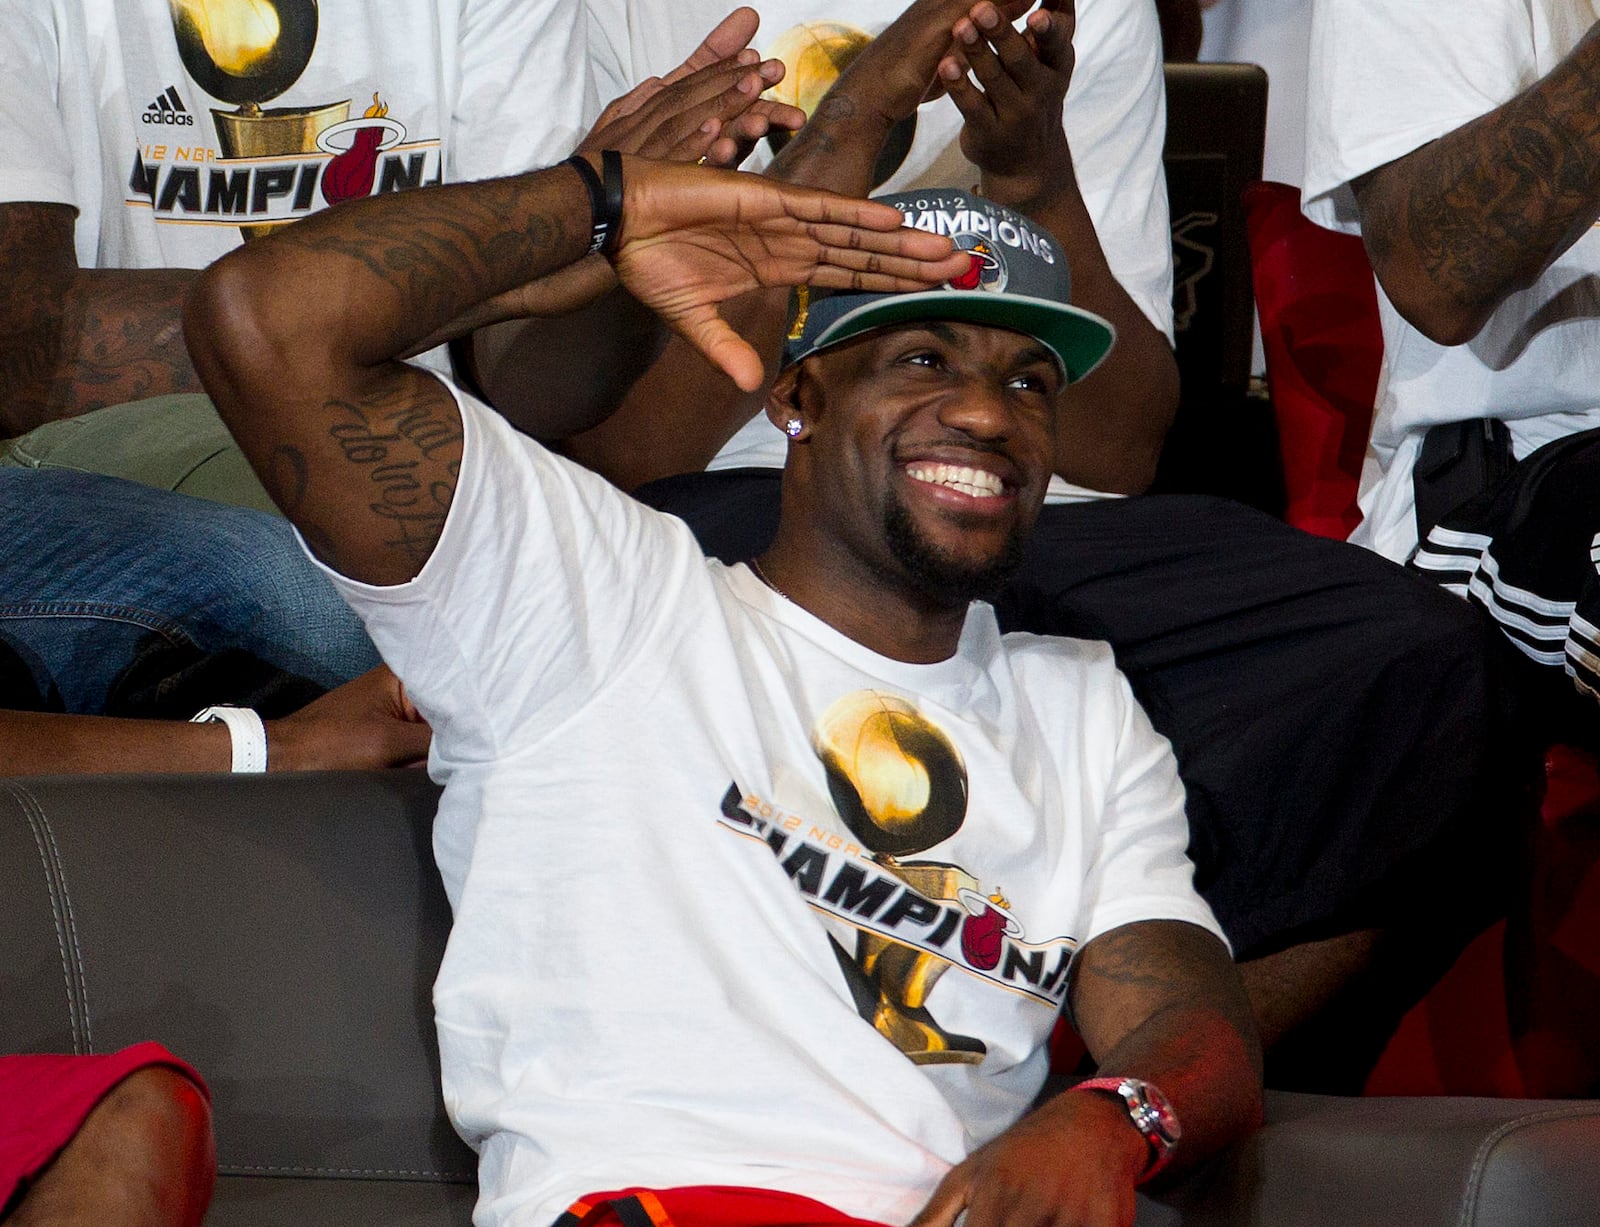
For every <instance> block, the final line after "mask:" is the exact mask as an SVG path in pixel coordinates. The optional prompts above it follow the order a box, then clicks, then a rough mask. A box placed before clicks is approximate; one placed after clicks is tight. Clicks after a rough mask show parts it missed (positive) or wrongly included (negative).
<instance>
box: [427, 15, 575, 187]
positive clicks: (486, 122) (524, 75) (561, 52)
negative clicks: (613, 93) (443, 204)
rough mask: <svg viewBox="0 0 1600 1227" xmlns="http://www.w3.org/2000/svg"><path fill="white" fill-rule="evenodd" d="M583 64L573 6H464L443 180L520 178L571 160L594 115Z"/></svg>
mask: <svg viewBox="0 0 1600 1227" xmlns="http://www.w3.org/2000/svg"><path fill="white" fill-rule="evenodd" d="M587 59H588V44H587V37H586V30H585V25H584V9H583V5H582V4H581V3H576V2H575V0H467V3H466V5H465V7H464V9H463V12H462V14H461V69H460V77H459V80H460V83H461V84H460V92H459V96H458V97H457V99H456V103H455V114H454V115H453V116H452V118H451V146H450V147H451V150H452V156H453V158H454V161H455V165H454V167H453V168H452V170H451V173H450V175H449V176H448V177H449V178H450V179H451V180H452V181H455V182H460V181H462V180H469V179H492V178H496V177H498V176H501V175H514V174H521V173H522V172H523V171H528V170H533V169H536V168H538V167H541V166H551V165H554V164H555V163H556V162H559V161H560V160H561V159H562V158H564V157H566V156H567V155H568V154H569V153H571V152H572V150H573V149H574V148H575V147H576V146H577V143H578V141H579V140H580V139H582V137H583V135H584V134H585V133H586V132H587V131H588V130H589V125H590V124H591V123H593V121H594V119H595V117H596V116H597V115H598V114H599V107H598V106H597V105H596V104H595V101H594V87H593V85H592V84H591V83H590V81H589V75H588V70H587V67H586V61H587Z"/></svg>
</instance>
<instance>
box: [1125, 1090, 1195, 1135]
mask: <svg viewBox="0 0 1600 1227" xmlns="http://www.w3.org/2000/svg"><path fill="white" fill-rule="evenodd" d="M1118 1090H1119V1093H1120V1094H1121V1095H1122V1098H1123V1099H1124V1100H1125V1101H1126V1102H1127V1105H1128V1114H1129V1115H1130V1116H1132V1117H1133V1123H1134V1124H1135V1125H1137V1126H1138V1127H1139V1132H1140V1133H1142V1134H1144V1135H1145V1137H1147V1138H1150V1139H1151V1141H1154V1142H1157V1143H1158V1144H1159V1143H1165V1144H1166V1145H1168V1146H1171V1145H1172V1144H1173V1143H1174V1142H1176V1141H1177V1140H1178V1139H1179V1138H1180V1137H1181V1136H1182V1135H1183V1127H1182V1126H1181V1125H1179V1124H1178V1116H1177V1113H1175V1112H1174V1111H1173V1110H1172V1105H1171V1104H1170V1103H1169V1102H1167V1097H1166V1096H1165V1095H1163V1094H1162V1093H1161V1091H1160V1090H1159V1089H1158V1088H1156V1087H1154V1086H1152V1085H1151V1084H1150V1083H1148V1082H1143V1081H1141V1080H1140V1079H1138V1078H1124V1079H1123V1080H1122V1086H1121V1087H1119V1088H1118Z"/></svg>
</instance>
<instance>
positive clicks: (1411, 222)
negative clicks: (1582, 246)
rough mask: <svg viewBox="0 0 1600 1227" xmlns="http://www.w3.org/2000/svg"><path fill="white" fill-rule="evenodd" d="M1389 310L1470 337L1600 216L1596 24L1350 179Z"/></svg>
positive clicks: (1431, 330) (1459, 340)
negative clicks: (1567, 48) (1509, 94)
mask: <svg viewBox="0 0 1600 1227" xmlns="http://www.w3.org/2000/svg"><path fill="white" fill-rule="evenodd" d="M1351 186H1352V187H1353V189H1354V191H1355V195H1356V202H1357V204H1358V206H1359V207H1360V213H1361V234H1362V238H1363V239H1364V240H1365V241H1366V245H1367V254H1368V256H1369V257H1370V258H1371V260H1372V266H1373V268H1374V270H1376V272H1377V274H1378V280H1379V281H1380V282H1382V284H1383V288H1384V292H1385V293H1387V294H1388V296H1389V299H1390V301H1391V302H1393V303H1394V305H1395V308H1396V310H1398V311H1399V312H1400V314H1401V315H1403V316H1404V317H1405V318H1406V319H1407V320H1408V321H1410V322H1411V323H1412V324H1413V325H1414V326H1415V327H1416V328H1418V329H1419V330H1420V331H1421V332H1423V333H1424V334H1426V335H1427V336H1428V337H1429V338H1430V339H1432V340H1434V341H1436V342H1438V343H1439V344H1441V345H1460V344H1464V343H1465V342H1467V341H1470V340H1471V339H1472V338H1473V337H1474V336H1476V335H1477V334H1478V332H1479V330H1480V329H1482V327H1483V326H1484V324H1485V323H1486V322H1488V319H1489V317H1490V316H1491V315H1492V314H1493V313H1494V311H1495V309H1496V308H1497V307H1498V306H1499V305H1500V304H1501V303H1502V302H1504V301H1505V299H1506V298H1507V297H1508V296H1509V295H1510V294H1512V293H1514V292H1515V291H1517V290H1520V289H1523V288H1525V287H1527V286H1529V285H1531V284H1533V282H1534V281H1535V280H1536V279H1537V278H1538V276H1539V274H1540V273H1541V272H1543V271H1544V269H1545V268H1546V267H1548V266H1549V264H1550V262H1551V261H1552V260H1554V259H1555V258H1556V257H1557V256H1559V255H1560V254H1561V253H1562V252H1563V251H1565V250H1566V249H1567V248H1568V247H1570V246H1571V245H1572V244H1573V243H1574V242H1576V241H1577V240H1578V238H1579V237H1580V236H1581V235H1582V234H1583V233H1584V231H1585V230H1587V229H1588V228H1589V227H1590V226H1591V225H1593V224H1594V222H1595V220H1596V218H1597V217H1600V26H1595V27H1593V28H1591V29H1590V30H1589V32H1588V34H1586V35H1585V36H1584V38H1583V40H1582V41H1581V42H1579V44H1578V45H1577V46H1576V47H1575V48H1574V49H1573V50H1572V52H1571V54H1569V55H1568V56H1567V58H1566V59H1565V60H1563V61H1562V62H1561V63H1560V64H1558V65H1557V66H1556V67H1555V68H1554V69H1552V70H1551V71H1550V72H1549V73H1548V74H1547V75H1545V76H1544V77H1542V78H1541V79H1540V80H1538V81H1536V82H1535V83H1534V84H1533V85H1532V86H1530V87H1529V88H1528V89H1526V90H1525V91H1523V92H1522V93H1521V94H1518V95H1517V96H1516V97H1515V98H1512V99H1511V100H1510V101H1509V102H1506V103H1505V104H1504V105H1502V106H1500V107H1498V108H1496V109H1495V110H1493V111H1490V112H1489V113H1488V114H1487V115H1484V116H1482V117H1481V118H1479V119H1475V120H1473V121H1472V122H1471V123H1469V124H1464V125H1463V126H1461V127H1460V128H1457V129H1456V130H1455V131H1453V132H1450V133H1448V134H1446V135H1445V136H1442V137H1440V138H1439V139H1438V140H1436V141H1433V142H1432V143H1431V144H1428V145H1424V146H1422V147H1421V148H1420V149H1417V150H1414V151H1413V152H1411V153H1408V154H1406V155H1405V156H1404V157H1401V158H1397V159H1396V160H1394V161H1393V162H1390V163H1388V164H1387V165H1384V166H1380V167H1378V168H1377V169H1376V170H1374V171H1370V172H1369V173H1367V174H1366V175H1363V176H1362V177H1361V178H1359V179H1356V180H1355V181H1354V182H1353V183H1352V185H1351Z"/></svg>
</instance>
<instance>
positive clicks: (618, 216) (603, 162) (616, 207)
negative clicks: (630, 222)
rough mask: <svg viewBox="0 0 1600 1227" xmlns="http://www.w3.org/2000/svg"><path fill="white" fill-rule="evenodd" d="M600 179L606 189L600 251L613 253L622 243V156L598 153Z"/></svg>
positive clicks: (605, 151)
mask: <svg viewBox="0 0 1600 1227" xmlns="http://www.w3.org/2000/svg"><path fill="white" fill-rule="evenodd" d="M600 177H601V178H602V179H603V180H604V182H605V189H606V208H605V213H604V215H603V216H604V217H605V219H606V237H605V241H604V242H603V243H602V245H601V247H600V250H601V251H603V252H613V251H615V250H616V249H617V244H618V243H620V242H621V241H622V155H621V154H620V153H618V152H617V151H616V150H615V149H602V150H601V151H600Z"/></svg>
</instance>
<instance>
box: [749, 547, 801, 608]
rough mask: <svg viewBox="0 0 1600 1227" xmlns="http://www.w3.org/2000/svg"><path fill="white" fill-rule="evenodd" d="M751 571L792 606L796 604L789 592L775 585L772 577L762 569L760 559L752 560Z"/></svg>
mask: <svg viewBox="0 0 1600 1227" xmlns="http://www.w3.org/2000/svg"><path fill="white" fill-rule="evenodd" d="M750 569H751V570H752V571H754V572H755V573H756V578H757V579H759V580H760V581H761V582H762V583H763V584H765V585H766V586H767V587H768V588H771V589H772V590H773V591H774V592H776V593H777V594H778V595H779V596H781V597H782V598H783V599H784V600H786V601H788V602H789V603H790V604H791V605H792V604H794V598H793V597H792V596H790V595H789V594H788V593H787V592H785V591H784V590H783V589H782V588H780V587H778V585H777V584H775V583H773V582H772V579H771V577H770V576H768V575H767V573H766V572H765V571H763V570H762V569H761V563H760V561H759V560H758V559H755V558H752V559H751V560H750Z"/></svg>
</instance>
